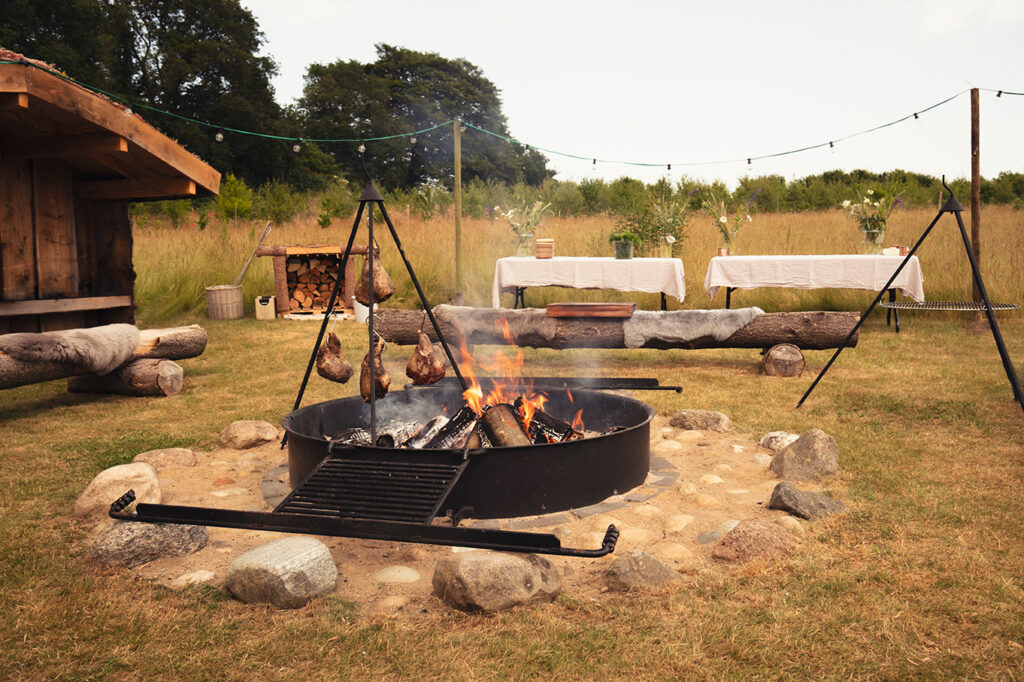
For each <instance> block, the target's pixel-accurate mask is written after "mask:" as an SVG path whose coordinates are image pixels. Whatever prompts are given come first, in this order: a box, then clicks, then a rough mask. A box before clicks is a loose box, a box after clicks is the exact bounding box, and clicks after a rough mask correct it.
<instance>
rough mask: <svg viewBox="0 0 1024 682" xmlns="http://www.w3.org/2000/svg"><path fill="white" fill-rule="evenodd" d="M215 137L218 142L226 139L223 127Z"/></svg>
mask: <svg viewBox="0 0 1024 682" xmlns="http://www.w3.org/2000/svg"><path fill="white" fill-rule="evenodd" d="M213 139H214V140H216V141H217V142H223V141H224V129H223V128H221V129H220V130H218V131H217V134H216V135H214V136H213Z"/></svg>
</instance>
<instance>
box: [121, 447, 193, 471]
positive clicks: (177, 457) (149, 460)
mask: <svg viewBox="0 0 1024 682" xmlns="http://www.w3.org/2000/svg"><path fill="white" fill-rule="evenodd" d="M132 461H133V462H145V463H146V464H148V465H150V466H151V467H153V468H154V469H156V470H157V471H160V470H161V469H169V468H171V467H194V466H195V465H196V453H195V451H194V450H189V449H188V448H161V449H159V450H149V451H147V452H140V453H139V454H137V455H135V457H133V458H132Z"/></svg>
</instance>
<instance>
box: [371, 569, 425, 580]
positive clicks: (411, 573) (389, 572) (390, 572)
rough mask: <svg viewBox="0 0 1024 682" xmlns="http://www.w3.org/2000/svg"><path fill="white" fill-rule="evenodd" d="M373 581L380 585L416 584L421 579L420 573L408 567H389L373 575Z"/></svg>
mask: <svg viewBox="0 0 1024 682" xmlns="http://www.w3.org/2000/svg"><path fill="white" fill-rule="evenodd" d="M373 579H374V580H376V581H377V582H379V583H385V584H391V583H414V582H416V581H417V580H419V579H420V574H419V572H417V571H416V569H414V568H409V567H408V566H388V567H387V568H382V569H380V570H379V571H376V572H375V573H374V574H373Z"/></svg>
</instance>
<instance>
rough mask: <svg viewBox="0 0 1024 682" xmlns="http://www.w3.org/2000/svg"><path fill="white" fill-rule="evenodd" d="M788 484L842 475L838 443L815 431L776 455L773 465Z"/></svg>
mask: <svg viewBox="0 0 1024 682" xmlns="http://www.w3.org/2000/svg"><path fill="white" fill-rule="evenodd" d="M770 468H771V470H772V471H774V472H775V473H776V474H778V476H779V478H782V479H785V480H787V481H817V480H820V479H822V478H827V477H829V476H835V475H836V472H838V471H839V446H838V445H837V444H836V439H835V438H833V437H832V436H830V435H828V434H827V433H825V432H824V431H822V430H821V429H811V430H810V431H805V432H804V433H802V434H800V437H799V438H797V439H796V440H795V441H793V443H792V444H790V445H788V446H787V447H786V448H785V449H783V450H782V452H780V453H779V454H777V455H775V457H774V458H773V459H772V463H771V465H770Z"/></svg>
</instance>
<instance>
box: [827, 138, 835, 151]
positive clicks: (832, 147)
mask: <svg viewBox="0 0 1024 682" xmlns="http://www.w3.org/2000/svg"><path fill="white" fill-rule="evenodd" d="M828 150H829V151H830V152H832V153H833V154H835V153H836V143H835V142H831V141H830V142H829V143H828Z"/></svg>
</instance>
